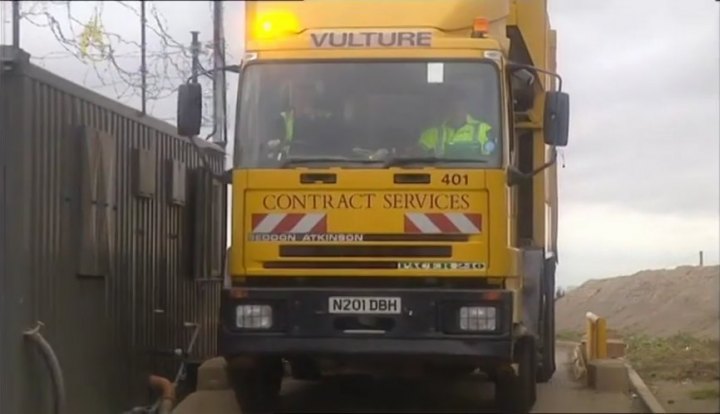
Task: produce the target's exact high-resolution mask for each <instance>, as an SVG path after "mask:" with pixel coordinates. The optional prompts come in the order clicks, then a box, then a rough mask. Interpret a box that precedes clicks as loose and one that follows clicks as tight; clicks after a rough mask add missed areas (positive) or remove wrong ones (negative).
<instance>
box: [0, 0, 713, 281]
mask: <svg viewBox="0 0 720 414" xmlns="http://www.w3.org/2000/svg"><path fill="white" fill-rule="evenodd" d="M5 3H6V4H7V3H9V2H5ZM23 3H24V4H29V3H34V2H23ZM84 3H85V4H73V9H72V14H73V16H74V17H76V18H77V19H79V20H80V21H88V19H89V18H90V17H91V16H92V13H93V11H94V10H95V9H96V7H97V6H96V4H95V2H84ZM135 3H137V2H128V4H133V5H134V6H135V7H137V5H136V4H135ZM149 3H150V2H149ZM153 3H155V2H153ZM226 4H227V5H228V6H227V7H228V10H227V16H226V17H227V19H226V23H225V24H226V32H227V37H228V41H229V43H230V46H231V48H230V49H231V50H230V52H231V55H232V56H233V57H234V58H238V57H240V56H241V54H242V31H243V30H242V13H241V8H242V5H243V3H241V2H227V3H226ZM157 7H158V9H159V10H160V11H161V13H162V15H163V16H165V18H167V20H168V22H169V33H170V34H171V35H172V36H173V37H174V38H175V39H177V40H178V41H180V42H183V43H189V40H190V34H189V31H190V30H199V31H200V32H201V35H200V37H201V39H203V40H204V41H209V40H211V33H212V31H211V9H210V7H209V2H162V4H161V2H157ZM719 9H720V7H719V3H718V2H716V1H712V0H631V1H628V0H550V13H551V22H552V25H553V26H554V27H555V28H556V29H557V30H558V70H559V71H560V73H561V74H562V75H563V77H564V88H565V90H566V91H567V92H569V93H570V94H571V130H570V132H571V134H570V143H569V146H568V147H567V148H566V149H565V150H564V152H563V154H564V160H565V165H566V166H565V168H564V169H560V170H559V173H560V186H561V193H560V198H561V205H560V217H561V222H560V241H559V244H560V255H561V263H560V268H559V271H558V278H559V280H558V281H559V283H560V284H561V285H564V286H568V285H577V284H580V283H582V282H583V281H585V280H587V279H589V278H599V277H607V276H615V275H620V274H627V273H632V272H635V271H638V270H642V269H648V268H659V267H674V266H677V265H684V264H696V263H697V261H698V251H699V250H704V251H705V261H706V263H717V262H718V251H719V249H720V238H719V233H720V220H719V219H718V211H719V210H720V205H719V200H720V193H719V189H720V184H719V174H720V166H719V159H718V158H719V154H720V146H719V142H720V140H719V137H720V130H719V126H720V119H719V113H720V104H719V101H720V96H719V93H720V85H719V84H718V82H719V78H720V75H719V74H720V68H719V67H718V62H719V61H720V56H719V52H718V51H719V50H720V42H719V38H720V36H719V34H720V27H719V22H720V10H719ZM49 10H51V11H52V12H53V13H54V15H55V17H56V18H57V20H58V21H59V22H60V23H61V25H65V26H64V27H69V26H68V25H67V18H66V15H67V10H66V9H65V8H64V7H62V6H58V7H55V8H52V7H51V8H50V9H49ZM101 15H102V17H103V23H104V26H105V28H106V29H107V30H108V31H111V32H115V33H120V34H123V36H124V37H126V38H127V39H135V40H139V29H138V28H137V26H139V23H138V24H131V22H133V21H132V18H133V14H132V12H130V11H128V10H127V9H124V8H122V7H120V6H117V5H113V4H112V3H106V4H105V5H103V6H102V14H101ZM3 17H4V18H5V19H6V20H7V18H8V17H9V13H7V10H5V13H4V16H3ZM36 20H39V19H36ZM76 27H77V26H76ZM2 33H3V39H4V41H5V43H9V41H10V40H9V39H10V37H9V33H10V31H9V25H7V24H6V25H5V27H4V30H3V31H2ZM21 40H22V46H23V47H24V48H25V49H26V50H27V51H28V52H30V53H31V54H32V55H33V56H35V57H41V56H46V55H47V54H48V53H52V52H55V54H54V55H52V56H51V58H47V59H44V60H37V61H36V62H37V63H38V64H41V65H43V66H45V67H47V68H48V69H51V70H53V71H56V72H58V73H59V74H61V75H62V76H65V77H67V78H69V79H71V80H73V81H76V82H79V83H84V84H86V85H88V86H91V87H93V88H94V89H96V90H98V91H100V92H102V93H105V94H107V95H109V96H111V97H115V96H114V94H115V93H116V92H115V91H114V90H113V88H112V87H102V86H101V85H102V84H101V82H100V81H99V79H98V78H97V77H96V76H94V75H93V74H92V72H91V71H89V70H88V69H87V67H86V66H83V64H81V63H79V62H78V61H77V60H75V59H74V58H72V57H69V56H67V54H65V56H62V53H60V56H58V55H57V52H62V51H63V49H62V47H61V46H60V44H59V43H58V42H57V41H56V40H55V38H54V36H53V35H52V33H50V31H49V29H47V28H38V27H34V26H31V25H30V24H25V23H24V24H23V30H22V37H21ZM148 41H149V42H150V50H151V51H152V50H155V51H157V50H159V49H158V47H159V40H158V38H157V36H154V34H153V33H149V34H148ZM126 54H128V55H129V56H127V58H125V59H124V60H122V63H123V64H126V65H129V67H139V59H138V58H137V56H138V55H139V53H137V51H134V52H133V51H132V50H128V51H127V53H126ZM132 65H136V66H132ZM229 79H230V81H231V82H233V85H234V82H235V81H236V78H235V77H234V76H231V77H230V78H229ZM177 82H178V83H179V82H180V81H179V79H178V81H177ZM235 91H236V87H235V86H233V87H231V88H230V91H229V99H228V100H229V101H233V100H234V93H235ZM125 102H126V103H128V104H130V105H133V106H139V103H138V102H139V101H138V99H136V98H129V99H128V98H126V99H125ZM233 107H234V105H231V108H230V110H231V111H232V108H233ZM150 108H151V110H152V113H153V114H154V115H155V116H157V117H160V118H167V119H169V118H172V116H173V115H174V111H175V103H174V97H170V98H168V99H165V100H163V101H160V102H157V103H152V104H151V105H150ZM231 113H232V112H231Z"/></svg>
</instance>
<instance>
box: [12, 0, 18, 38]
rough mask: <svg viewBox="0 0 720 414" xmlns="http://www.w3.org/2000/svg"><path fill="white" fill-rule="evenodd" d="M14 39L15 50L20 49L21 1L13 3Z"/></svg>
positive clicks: (15, 0)
mask: <svg viewBox="0 0 720 414" xmlns="http://www.w3.org/2000/svg"><path fill="white" fill-rule="evenodd" d="M12 37H13V43H12V44H13V48H15V49H19V48H20V0H13V2H12Z"/></svg>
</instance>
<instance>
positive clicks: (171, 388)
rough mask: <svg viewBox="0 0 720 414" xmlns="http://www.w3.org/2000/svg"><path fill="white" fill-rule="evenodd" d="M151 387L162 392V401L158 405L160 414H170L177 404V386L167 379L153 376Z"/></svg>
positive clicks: (151, 377)
mask: <svg viewBox="0 0 720 414" xmlns="http://www.w3.org/2000/svg"><path fill="white" fill-rule="evenodd" d="M149 380H150V386H151V387H152V388H155V389H156V390H158V391H160V393H161V396H160V400H159V401H158V403H157V406H156V407H157V413H158V414H170V413H171V412H172V409H173V404H174V403H175V385H174V384H173V383H172V382H170V380H168V379H167V378H163V377H160V376H158V375H151V376H150V378H149Z"/></svg>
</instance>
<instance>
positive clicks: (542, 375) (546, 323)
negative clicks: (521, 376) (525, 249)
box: [537, 257, 557, 382]
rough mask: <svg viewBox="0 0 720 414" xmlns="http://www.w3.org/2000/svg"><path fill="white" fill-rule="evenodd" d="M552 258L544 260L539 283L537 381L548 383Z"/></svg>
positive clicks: (551, 343)
mask: <svg viewBox="0 0 720 414" xmlns="http://www.w3.org/2000/svg"><path fill="white" fill-rule="evenodd" d="M556 266H557V262H556V261H555V258H554V257H551V258H548V259H545V265H544V269H543V270H544V271H543V278H542V283H541V289H542V300H541V306H540V314H539V316H540V319H539V328H540V329H539V332H538V334H539V339H540V340H539V343H538V352H539V355H538V370H537V381H538V382H548V381H549V380H550V379H551V378H552V376H553V374H554V373H555V269H556Z"/></svg>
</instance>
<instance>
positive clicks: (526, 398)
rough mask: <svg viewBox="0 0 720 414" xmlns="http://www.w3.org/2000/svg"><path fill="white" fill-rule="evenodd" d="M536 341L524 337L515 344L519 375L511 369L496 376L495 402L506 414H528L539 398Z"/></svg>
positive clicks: (508, 368) (499, 372) (515, 357)
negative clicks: (536, 379)
mask: <svg viewBox="0 0 720 414" xmlns="http://www.w3.org/2000/svg"><path fill="white" fill-rule="evenodd" d="M536 352H537V351H536V349H535V340H534V339H533V338H532V337H523V338H521V339H519V340H518V342H517V343H516V344H515V352H514V359H515V363H517V364H518V370H517V373H515V371H514V370H513V369H512V368H510V367H507V369H504V370H501V371H498V372H497V373H496V376H495V401H496V403H497V405H498V408H499V409H500V410H501V411H502V412H505V413H528V412H530V410H531V409H532V407H533V405H534V404H535V400H536V397H537V384H536V382H535V378H536V375H537V357H536Z"/></svg>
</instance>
